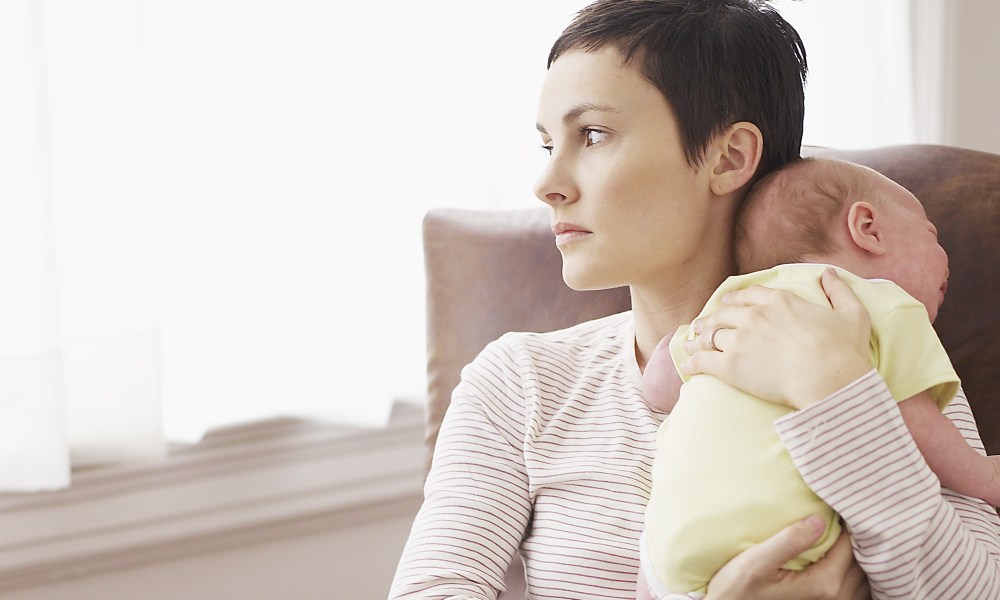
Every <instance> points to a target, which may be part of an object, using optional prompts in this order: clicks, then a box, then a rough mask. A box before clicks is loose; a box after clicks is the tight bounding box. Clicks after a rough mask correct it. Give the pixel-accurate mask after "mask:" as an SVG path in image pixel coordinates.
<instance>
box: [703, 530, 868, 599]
mask: <svg viewBox="0 0 1000 600" xmlns="http://www.w3.org/2000/svg"><path fill="white" fill-rule="evenodd" d="M824 527H825V523H824V521H823V519H822V518H821V517H818V516H812V517H809V518H807V519H805V520H803V521H799V522H798V523H793V524H792V525H789V526H788V527H786V528H784V529H782V530H781V531H780V532H778V533H777V534H776V535H774V536H772V537H770V538H768V539H767V540H764V541H763V542H761V543H760V544H757V545H756V546H752V547H750V548H748V549H747V550H745V551H743V553H741V554H739V555H738V556H736V558H734V559H732V560H731V561H729V562H728V563H726V564H725V566H723V567H722V568H721V569H720V570H719V572H718V573H716V574H715V577H713V578H712V581H711V582H709V584H708V595H707V596H706V598H705V600H728V599H730V598H741V599H750V600H770V599H771V598H774V599H780V600H792V599H794V600H820V599H822V600H868V599H869V598H870V597H871V595H870V592H869V589H868V580H867V579H866V578H865V574H864V571H862V570H861V567H860V566H858V563H857V562H855V560H854V554H853V553H852V552H851V542H850V539H849V538H848V537H847V533H846V532H844V533H841V534H840V537H839V538H837V541H836V542H834V544H833V546H831V547H830V551H829V552H827V553H826V555H825V556H824V557H823V558H821V559H820V560H819V561H817V562H816V563H814V564H812V565H810V566H808V567H806V568H805V569H803V570H802V571H788V570H785V569H782V568H781V565H783V564H785V562H787V561H789V560H791V559H793V558H795V557H796V556H798V555H799V554H801V553H802V552H804V551H805V550H807V549H808V548H809V547H810V546H812V545H813V544H814V543H815V542H816V540H818V539H819V538H820V536H821V535H823V530H824Z"/></svg>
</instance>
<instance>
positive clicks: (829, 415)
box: [389, 312, 1000, 600]
mask: <svg viewBox="0 0 1000 600" xmlns="http://www.w3.org/2000/svg"><path fill="white" fill-rule="evenodd" d="M634 339H635V338H634V328H633V320H632V314H631V312H625V313H621V314H618V315H612V316H610V317H605V318H603V319H598V320H595V321H590V322H587V323H583V324H581V325H578V326H575V327H572V328H570V329H566V330H562V331H557V332H552V333H546V334H536V333H511V334H507V335H505V336H503V337H501V338H500V339H499V340H497V341H495V342H493V343H491V344H490V345H488V346H487V347H486V348H485V349H484V350H483V352H482V353H481V354H480V355H479V356H478V357H477V358H476V360H474V361H473V362H472V363H471V364H470V365H468V366H467V367H466V368H465V369H463V371H462V379H461V382H460V383H459V385H458V387H457V388H456V389H455V392H454V394H453V397H452V403H451V406H450V407H449V409H448V412H447V415H446V417H445V419H444V423H443V424H442V427H441V433H440V437H439V439H438V443H437V447H436V448H435V452H434V464H433V467H432V469H431V472H430V474H429V475H428V479H427V483H426V486H425V489H424V496H425V499H424V503H423V506H422V507H421V509H420V512H419V513H418V514H417V517H416V520H415V521H414V524H413V529H412V531H411V533H410V538H409V540H408V541H407V544H406V547H405V549H404V550H403V555H402V558H401V559H400V563H399V566H398V568H397V571H396V577H395V580H394V582H393V584H392V588H391V590H390V593H389V597H390V599H403V598H421V599H431V598H457V599H493V598H496V597H497V594H498V591H500V590H503V585H504V584H503V576H504V572H505V570H506V567H507V565H508V564H509V563H510V560H511V558H512V556H513V555H514V553H515V551H517V550H520V552H521V555H522V556H523V558H524V564H525V572H526V576H527V585H528V596H529V597H530V598H537V599H542V598H560V599H592V600H593V599H602V598H634V597H635V584H636V576H637V573H638V568H639V559H638V554H639V553H638V540H639V535H640V533H641V532H642V526H643V512H644V507H645V505H646V501H647V500H648V499H649V493H650V468H651V465H652V462H653V455H654V450H655V444H656V433H657V429H658V427H659V425H660V423H661V422H662V420H663V418H664V416H665V414H664V413H660V412H657V411H655V410H653V409H652V408H651V407H650V406H649V405H647V404H646V402H645V401H644V400H643V397H642V392H641V378H640V374H639V369H638V366H637V365H636V360H635V352H634ZM948 414H949V416H950V417H952V419H953V420H955V421H956V423H957V424H958V426H959V428H960V429H961V430H962V433H963V434H964V436H965V437H966V439H968V440H969V442H970V444H972V445H973V446H975V447H977V448H979V449H980V450H981V449H982V444H981V442H980V441H979V435H978V433H977V431H976V426H975V422H974V420H973V419H972V414H971V411H969V409H968V403H967V402H966V401H965V398H964V396H962V395H961V392H960V393H959V397H958V398H957V399H956V400H955V401H954V402H952V405H951V406H950V407H949V412H948ZM776 427H777V429H778V432H779V435H780V436H781V437H782V439H783V441H784V442H785V444H786V446H787V447H788V449H789V453H790V454H791V455H792V458H793V461H794V462H795V464H796V466H797V467H798V468H799V469H800V471H801V473H802V475H803V477H804V478H805V479H806V482H807V483H808V484H809V485H810V487H812V488H813V489H814V490H815V491H816V492H817V494H819V495H820V496H821V497H822V498H824V500H826V501H827V502H829V503H830V504H831V505H832V506H833V507H834V508H835V509H836V510H837V511H838V512H840V513H841V515H842V516H843V517H844V518H845V521H846V523H847V527H848V530H849V531H851V533H852V536H853V538H854V540H855V553H856V555H857V556H858V560H859V562H860V563H861V565H862V567H864V569H865V570H866V572H867V573H868V574H869V579H870V583H871V585H872V589H873V595H874V597H876V598H945V597H955V598H959V597H961V598H966V599H971V598H1000V566H998V565H1000V533H998V532H1000V521H998V519H997V516H996V513H995V512H994V511H993V509H992V508H990V507H989V506H987V505H986V504H985V503H983V502H982V501H978V500H971V499H968V498H965V497H961V496H957V495H955V494H951V493H949V492H947V491H944V492H942V490H941V489H940V486H939V484H938V482H937V479H936V477H935V476H934V475H933V473H931V471H930V470H929V468H928V467H927V466H926V464H925V463H924V462H923V460H922V458H921V457H920V454H919V452H918V450H917V449H916V445H915V444H914V443H913V439H912V437H910V435H909V433H908V432H907V431H906V428H905V426H904V425H903V422H902V419H901V417H900V416H899V411H898V410H897V408H896V403H895V401H893V399H892V397H891V395H890V394H889V392H888V390H887V389H886V387H885V384H884V383H883V382H882V380H881V378H880V377H879V376H878V374H877V372H875V371H874V370H873V371H872V372H870V373H868V374H867V375H866V376H865V377H863V378H861V379H859V380H858V381H856V382H855V383H853V384H852V385H850V386H848V387H847V388H845V389H844V390H841V391H840V392H838V393H837V394H834V395H833V396H831V397H830V398H827V399H825V400H823V401H822V402H819V403H817V404H815V405H813V406H811V407H809V408H808V409H806V410H802V411H799V412H796V413H792V414H790V415H788V416H786V417H783V418H782V419H780V420H779V421H778V422H777V423H776ZM677 597H678V598H686V596H677Z"/></svg>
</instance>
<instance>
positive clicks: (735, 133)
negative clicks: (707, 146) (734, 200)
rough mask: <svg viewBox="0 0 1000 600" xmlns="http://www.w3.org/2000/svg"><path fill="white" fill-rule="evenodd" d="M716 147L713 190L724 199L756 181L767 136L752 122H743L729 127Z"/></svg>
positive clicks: (712, 173)
mask: <svg viewBox="0 0 1000 600" xmlns="http://www.w3.org/2000/svg"><path fill="white" fill-rule="evenodd" d="M713 147H714V149H715V152H714V153H713V154H712V155H711V157H710V158H711V159H712V165H711V168H712V172H711V177H712V181H711V188H712V192H713V193H714V194H716V195H717V196H724V195H726V194H731V193H733V192H735V191H736V190H738V189H740V188H741V187H743V186H744V185H746V184H747V182H749V181H750V180H751V179H752V178H753V175H754V173H756V172H757V165H759V164H760V157H761V153H762V152H763V151H764V136H763V135H761V133H760V129H759V128H758V127H757V126H756V125H754V124H753V123H749V122H747V121H740V122H739V123H733V124H732V125H730V126H729V127H728V128H727V129H726V131H725V132H723V133H722V134H721V135H720V136H719V137H718V138H717V139H716V144H715V145H714V146H713Z"/></svg>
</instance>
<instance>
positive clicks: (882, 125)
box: [772, 0, 927, 148]
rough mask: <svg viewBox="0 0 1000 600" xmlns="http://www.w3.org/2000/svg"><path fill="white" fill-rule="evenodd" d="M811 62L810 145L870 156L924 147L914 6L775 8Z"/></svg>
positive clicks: (780, 1)
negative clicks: (896, 147) (885, 149)
mask: <svg viewBox="0 0 1000 600" xmlns="http://www.w3.org/2000/svg"><path fill="white" fill-rule="evenodd" d="M772 4H773V5H774V6H775V7H776V8H777V9H778V10H779V11H780V12H781V14H782V15H783V16H784V17H785V18H786V19H788V21H789V22H790V23H791V24H792V26H793V27H795V29H796V30H797V31H798V32H799V35H801V36H802V40H803V42H804V43H805V47H806V56H807V59H808V61H809V77H808V82H807V84H806V118H805V133H804V136H803V143H804V144H807V145H816V146H828V147H832V148H870V147H875V146H881V145H885V144H905V143H913V142H916V141H918V130H919V129H920V127H919V125H918V119H919V118H927V117H926V116H925V115H920V116H919V117H918V115H917V113H916V110H915V102H914V93H913V89H914V84H913V78H914V68H913V65H914V61H913V59H912V58H911V53H912V47H913V44H912V42H911V33H912V27H911V10H912V8H911V0H878V1H877V2H872V1H871V0H836V2H833V1H832V0H775V1H774V2H773V3H772Z"/></svg>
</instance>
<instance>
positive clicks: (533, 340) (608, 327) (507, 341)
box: [494, 310, 634, 354]
mask: <svg viewBox="0 0 1000 600" xmlns="http://www.w3.org/2000/svg"><path fill="white" fill-rule="evenodd" d="M632 340H634V324H633V320H632V311H630V310H629V311H624V312H620V313H616V314H612V315H608V316H606V317H600V318H597V319H593V320H590V321H584V322H583V323H578V324H576V325H572V326H570V327H567V328H564V329H558V330H554V331H547V332H531V331H513V332H509V333H506V334H504V335H503V336H501V337H500V338H499V339H498V340H497V341H496V342H494V344H495V345H500V346H506V347H509V348H518V349H520V350H522V351H526V352H528V353H534V352H538V351H549V352H557V353H560V354H562V353H565V352H575V351H579V350H581V349H599V348H603V349H608V348H611V347H621V346H624V345H625V344H626V343H629V344H630V343H631V342H632Z"/></svg>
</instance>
